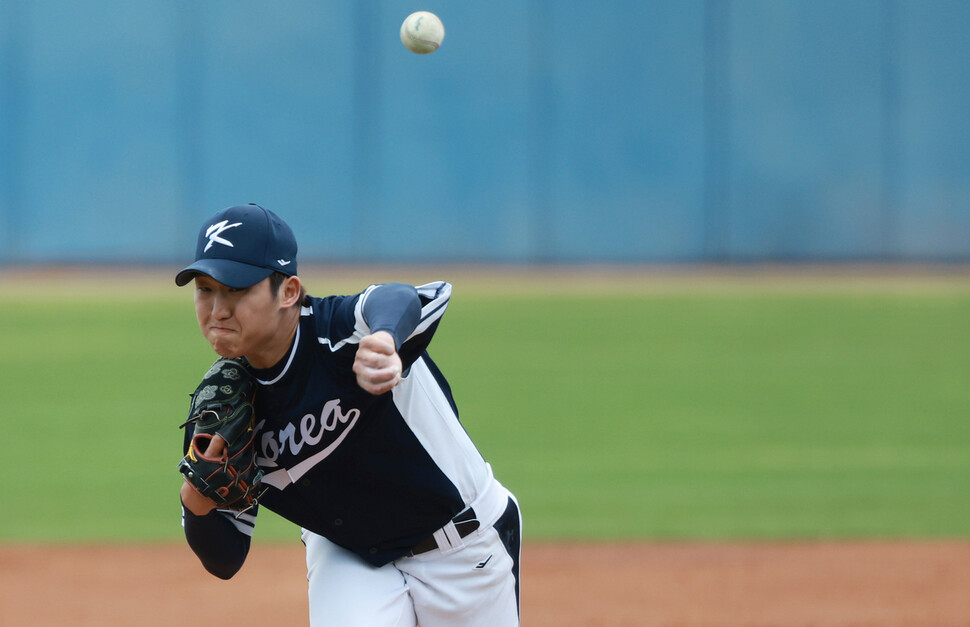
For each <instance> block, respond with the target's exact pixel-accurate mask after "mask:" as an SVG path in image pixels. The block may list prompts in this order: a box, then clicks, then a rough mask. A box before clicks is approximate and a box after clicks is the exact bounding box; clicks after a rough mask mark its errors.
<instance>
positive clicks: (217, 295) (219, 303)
mask: <svg viewBox="0 0 970 627" xmlns="http://www.w3.org/2000/svg"><path fill="white" fill-rule="evenodd" d="M195 315H196V317H197V318H198V320H199V329H201V330H202V335H204V336H205V339H207V340H209V344H211V345H212V348H213V350H215V351H216V352H217V353H218V354H220V355H222V356H223V357H241V356H243V355H245V356H246V357H249V359H250V361H251V362H253V365H255V366H257V367H268V366H272V365H273V363H275V361H274V362H270V363H259V362H260V361H263V360H261V359H260V357H261V356H264V355H277V354H278V353H279V352H280V351H279V347H277V346H276V345H275V344H277V343H279V341H280V340H279V338H280V330H281V325H282V323H283V314H282V309H281V305H280V299H279V298H278V297H277V296H276V295H274V294H273V292H272V290H271V288H270V284H269V279H268V278H267V279H263V280H262V281H260V282H259V283H257V284H255V285H253V286H250V287H247V288H243V289H236V288H233V287H228V286H226V285H223V284H222V283H219V282H218V281H216V280H215V279H212V278H210V277H207V276H204V275H199V276H197V277H196V278H195ZM283 348H284V350H285V348H286V347H283Z"/></svg>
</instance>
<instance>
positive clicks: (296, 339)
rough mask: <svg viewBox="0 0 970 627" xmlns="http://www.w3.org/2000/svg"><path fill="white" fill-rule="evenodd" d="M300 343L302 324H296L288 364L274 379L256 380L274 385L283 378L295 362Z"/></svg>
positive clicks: (263, 383) (262, 383)
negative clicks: (294, 358)
mask: <svg viewBox="0 0 970 627" xmlns="http://www.w3.org/2000/svg"><path fill="white" fill-rule="evenodd" d="M301 311H302V310H301ZM299 343H300V325H296V336H295V337H294V338H293V347H292V348H290V356H289V357H287V359H286V365H285V366H283V371H282V372H280V373H279V375H278V376H277V377H276V378H275V379H273V380H272V381H263V380H262V379H256V380H257V381H259V383H260V384H261V385H273V384H274V383H276V382H277V381H279V380H280V379H282V378H283V375H284V374H286V371H287V370H289V369H290V364H292V363H293V357H295V356H296V347H297V345H299Z"/></svg>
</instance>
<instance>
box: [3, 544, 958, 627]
mask: <svg viewBox="0 0 970 627" xmlns="http://www.w3.org/2000/svg"><path fill="white" fill-rule="evenodd" d="M302 548H303V547H302V545H300V544H299V543H297V544H296V545H295V546H282V545H272V544H271V545H265V544H264V545H260V544H258V543H257V544H255V545H254V546H253V549H252V552H251V553H250V557H249V560H248V561H247V563H246V565H245V567H244V568H243V570H242V571H241V572H240V573H239V574H238V575H237V576H236V577H235V578H233V579H232V580H230V581H228V582H225V581H220V580H218V579H215V578H214V577H211V576H209V575H208V574H206V573H205V572H204V571H203V570H202V568H201V566H200V565H199V564H198V562H197V561H196V560H195V557H194V556H193V555H192V554H191V552H190V551H189V549H188V548H187V547H186V546H185V545H182V544H175V545H162V546H159V545H149V546H136V545H132V546H115V545H111V546H86V547H78V546H47V547H44V546H16V545H14V546H0V625H4V626H20V625H27V626H34V625H74V626H85V625H98V626H112V625H138V626H153V625H166V626H168V625H178V624H227V625H228V624H232V625H239V626H246V625H280V626H283V625H306V623H307V614H306V599H305V585H304V576H305V570H304V565H303V550H302ZM522 568H523V582H522V583H523V588H522V592H523V596H522V614H523V625H526V626H532V627H542V626H547V625H556V626H559V627H569V626H573V625H575V626H579V625H583V626H586V625H589V626H597V627H598V626H624V625H645V626H650V625H670V626H674V625H677V626H681V625H683V626H691V625H697V626H701V625H703V626H709V627H719V626H725V627H727V626H731V627H735V626H749V625H752V626H753V625H763V626H766V627H767V626H772V627H776V626H777V627H785V626H800V627H801V626H808V625H840V626H853V627H861V626H868V625H872V626H876V625H878V626H880V627H886V626H902V625H913V626H924V625H927V626H941V627H943V626H950V625H952V626H957V625H970V541H948V542H942V541H941V542H917V543H909V542H817V543H815V542H813V543H809V542H805V543H757V544H744V543H732V544H715V543H707V544H704V543H699V544H698V543H670V544H647V543H643V544H552V543H545V544H542V543H538V544H526V546H525V548H524V549H523V564H522ZM207 599H208V600H207ZM220 599H221V600H223V601H225V603H218V602H215V601H217V600H220ZM232 599H249V601H248V602H247V603H246V604H245V606H243V607H238V608H233V607H231V605H233V604H235V603H236V602H235V601H231V600H232Z"/></svg>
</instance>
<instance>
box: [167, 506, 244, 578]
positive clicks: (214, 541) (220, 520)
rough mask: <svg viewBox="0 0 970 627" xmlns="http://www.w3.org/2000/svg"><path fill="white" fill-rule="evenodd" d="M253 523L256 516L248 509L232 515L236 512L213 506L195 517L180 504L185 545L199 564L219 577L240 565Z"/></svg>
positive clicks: (229, 574) (232, 573) (233, 571)
mask: <svg viewBox="0 0 970 627" xmlns="http://www.w3.org/2000/svg"><path fill="white" fill-rule="evenodd" d="M250 511H253V510H250ZM255 524H256V516H255V514H251V513H249V512H247V513H244V514H242V515H241V516H239V518H236V512H233V511H231V510H219V509H217V510H212V511H211V512H209V513H208V514H206V515H205V516H196V515H195V514H193V513H192V512H191V511H189V509H188V508H187V507H185V506H184V505H183V506H182V527H183V528H184V530H185V539H186V541H187V542H188V544H189V547H190V548H191V549H192V551H193V552H194V553H195V555H196V556H197V557H198V558H199V561H200V562H202V566H204V567H205V569H206V570H207V571H209V572H210V573H212V574H213V575H215V576H216V577H218V578H220V579H229V578H231V577H232V576H233V575H235V574H236V573H237V572H239V569H240V568H242V565H243V563H244V562H245V561H246V556H247V555H249V545H250V543H251V541H252V535H253V527H254V526H255Z"/></svg>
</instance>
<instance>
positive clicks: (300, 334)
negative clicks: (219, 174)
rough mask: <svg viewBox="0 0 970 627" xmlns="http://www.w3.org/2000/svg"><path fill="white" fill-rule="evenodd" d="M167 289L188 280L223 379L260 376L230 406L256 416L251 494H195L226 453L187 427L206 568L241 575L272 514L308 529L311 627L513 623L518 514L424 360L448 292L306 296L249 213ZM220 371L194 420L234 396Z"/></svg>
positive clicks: (217, 441)
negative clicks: (223, 395)
mask: <svg viewBox="0 0 970 627" xmlns="http://www.w3.org/2000/svg"><path fill="white" fill-rule="evenodd" d="M175 282H176V283H177V284H178V285H180V286H182V285H186V284H188V283H190V282H193V283H194V285H195V312H196V316H197V317H198V322H199V328H200V329H201V331H202V334H203V335H204V336H205V338H206V339H207V340H208V341H209V343H210V344H211V345H212V348H213V349H214V350H215V352H216V353H218V355H220V356H221V357H222V358H230V359H231V360H232V361H231V362H228V364H229V370H234V369H237V368H238V367H242V368H245V369H246V370H247V372H246V373H245V374H246V375H251V376H252V378H254V379H255V386H254V392H253V393H252V399H251V401H249V400H247V399H248V396H246V397H245V398H244V399H243V400H242V401H239V402H243V403H248V402H251V404H252V411H251V412H250V411H249V410H248V409H246V411H244V412H241V413H243V414H244V415H245V416H246V417H247V419H250V416H251V420H252V424H253V431H252V432H250V433H249V435H247V436H245V437H243V438H242V441H243V443H244V444H247V443H248V446H251V447H253V448H252V451H253V452H254V454H255V461H256V464H258V469H255V472H254V473H252V474H251V476H250V479H251V480H250V482H249V483H253V482H256V485H255V486H252V485H249V484H248V483H244V485H243V488H244V489H243V490H242V492H243V493H244V494H245V498H240V500H238V501H235V502H226V501H227V499H225V498H223V496H222V495H223V494H225V493H226V492H227V490H225V489H223V490H222V491H220V492H218V493H215V492H213V493H211V494H212V496H211V497H206V496H203V495H202V493H201V492H200V484H199V483H198V481H199V477H198V476H197V473H195V472H194V470H193V469H194V468H195V464H197V463H201V462H200V461H199V460H202V459H204V460H220V459H222V460H225V459H227V457H226V456H224V455H223V453H224V452H225V449H226V446H225V444H226V441H225V440H224V439H223V438H222V437H220V436H219V435H211V434H208V435H205V437H204V439H200V438H196V439H195V442H194V443H193V434H194V431H193V428H192V427H191V424H192V422H191V421H192V420H193V418H192V416H191V415H190V420H189V428H186V435H185V445H184V448H185V452H186V459H185V460H183V463H182V464H180V469H181V470H182V472H183V473H184V474H185V476H186V480H185V482H184V483H183V485H182V489H181V498H182V521H183V526H184V529H185V537H186V539H187V541H188V544H189V546H190V547H191V548H192V550H193V551H194V552H195V553H196V555H197V556H198V557H199V559H200V560H201V562H202V564H203V565H204V566H205V568H206V569H207V570H208V571H209V572H211V573H212V574H214V575H216V576H217V577H221V578H223V579H228V578H230V577H232V576H233V575H234V574H235V573H236V572H237V571H238V570H239V569H240V568H241V567H242V565H243V563H244V561H245V559H246V555H247V553H248V551H249V546H250V540H251V537H252V533H253V529H254V527H255V524H256V519H257V516H258V512H259V509H261V508H263V507H266V508H268V509H270V510H272V511H274V512H276V513H278V514H279V515H281V516H282V517H284V518H286V519H287V520H290V521H292V522H293V523H295V524H297V525H299V526H300V527H302V530H303V531H302V539H303V542H304V544H305V545H306V562H307V579H308V582H309V584H308V592H309V604H310V624H311V625H313V626H321V625H334V626H340V627H348V626H352V625H360V626H361V627H383V626H388V627H389V626H398V625H401V626H404V625H410V626H415V625H421V626H422V627H435V626H459V625H460V626H475V625H481V626H482V627H486V626H487V627H502V626H506V625H518V624H519V611H518V601H519V598H518V597H519V552H520V542H521V535H520V528H521V518H520V515H519V508H518V505H517V503H516V501H515V498H514V497H513V496H512V494H511V493H510V492H509V491H508V490H506V489H505V488H504V487H503V486H502V485H501V484H500V483H499V482H498V481H497V480H496V479H495V477H494V476H493V474H492V469H491V466H489V464H488V463H486V462H485V460H484V459H483V458H482V456H481V454H480V453H479V452H478V450H477V449H476V448H475V445H474V444H473V443H472V441H471V440H470V439H469V437H468V434H467V433H466V432H465V430H464V428H463V427H462V425H461V423H460V422H459V420H458V411H457V406H456V404H455V399H454V398H453V397H452V394H451V389H450V387H449V385H448V382H447V381H446V379H445V377H444V375H443V374H442V372H441V371H440V370H439V369H438V367H437V365H436V364H435V363H434V362H433V361H432V360H431V358H430V357H429V356H428V353H427V352H426V349H427V347H428V345H429V343H430V342H431V338H432V337H433V336H434V333H435V330H436V329H437V327H438V324H439V323H440V322H441V318H442V316H443V315H444V312H445V309H446V308H447V306H448V301H449V298H450V296H451V286H450V285H449V284H448V283H444V282H435V283H428V284H427V285H421V286H419V287H413V286H410V285H404V284H400V283H388V284H383V285H371V286H370V287H368V288H367V289H365V290H364V291H363V292H361V293H359V294H355V295H353V296H328V297H326V298H317V297H313V296H309V295H307V294H306V292H305V291H304V289H303V286H302V284H301V282H300V279H299V277H298V275H297V245H296V239H295V238H294V236H293V232H292V231H291V229H290V227H289V226H288V225H287V224H286V223H285V222H284V221H283V220H282V219H280V218H279V216H277V215H276V214H275V213H273V212H272V211H269V210H266V209H263V208H262V207H259V206H257V205H252V204H251V205H243V206H236V207H230V208H228V209H225V210H223V211H220V212H219V213H217V214H216V215H215V216H213V217H212V218H211V219H209V220H207V221H206V222H205V224H204V225H203V226H202V229H201V231H200V233H199V237H198V240H197V243H196V255H195V262H194V263H192V264H191V265H189V266H188V267H186V268H185V269H183V270H182V271H181V272H179V273H178V275H177V276H176V279H175ZM226 363H227V362H226V360H220V361H219V362H217V366H218V367H216V366H214V367H213V369H212V370H210V373H207V377H209V376H215V377H216V378H218V383H217V384H215V385H213V386H206V385H205V383H206V380H203V384H202V385H200V387H199V389H198V390H197V391H196V395H195V397H194V398H193V403H192V407H193V408H196V407H198V406H200V405H201V404H202V401H203V397H205V396H207V395H208V394H207V393H206V392H205V391H206V389H208V388H214V389H215V390H216V395H217V396H218V390H221V389H223V388H224V389H226V390H227V392H231V391H232V390H231V389H230V388H231V387H232V381H234V380H235V379H233V378H232V377H228V375H227V374H226V366H225V364H226ZM220 368H221V370H220ZM216 371H219V372H218V373H217V375H212V372H216ZM230 374H231V372H230ZM224 383H225V385H223V384H224ZM230 396H231V394H230ZM230 411H235V412H236V413H240V412H239V410H238V408H232V409H231V410H230ZM190 414H191V411H190ZM199 420H201V421H202V422H205V420H203V419H198V418H197V419H196V423H195V424H197V425H198V424H201V423H200V422H199ZM209 422H213V421H209ZM250 437H251V442H250ZM215 467H217V468H218V467H219V464H218V463H216V464H215ZM206 472H208V470H206ZM231 473H232V471H230V474H231ZM234 478H235V477H232V478H231V479H234ZM193 482H195V483H193ZM202 485H204V488H203V491H204V489H205V487H207V484H202ZM219 501H222V502H219Z"/></svg>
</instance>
